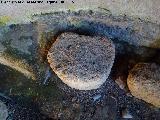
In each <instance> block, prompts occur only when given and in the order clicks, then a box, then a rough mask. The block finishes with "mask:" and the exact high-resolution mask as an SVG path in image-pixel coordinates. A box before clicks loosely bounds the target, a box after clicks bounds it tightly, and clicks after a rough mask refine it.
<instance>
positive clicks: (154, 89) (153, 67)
mask: <svg viewBox="0 0 160 120" xmlns="http://www.w3.org/2000/svg"><path fill="white" fill-rule="evenodd" d="M127 84H128V87H129V90H130V92H131V94H132V95H133V96H135V97H137V98H139V99H142V100H144V101H146V102H148V103H151V104H153V105H155V106H156V107H160V66H159V65H157V64H155V63H139V64H137V65H135V67H134V68H133V69H132V70H131V71H130V73H129V76H128V79H127Z"/></svg>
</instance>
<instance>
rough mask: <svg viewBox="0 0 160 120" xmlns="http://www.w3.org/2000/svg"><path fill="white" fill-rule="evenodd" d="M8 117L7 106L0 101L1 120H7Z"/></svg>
mask: <svg viewBox="0 0 160 120" xmlns="http://www.w3.org/2000/svg"><path fill="white" fill-rule="evenodd" d="M7 117H8V110H7V106H6V105H5V104H4V103H3V102H2V101H0V120H6V119H7Z"/></svg>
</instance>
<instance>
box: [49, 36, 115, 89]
mask: <svg viewBox="0 0 160 120" xmlns="http://www.w3.org/2000/svg"><path fill="white" fill-rule="evenodd" d="M114 58H115V47H114V45H113V44H112V42H111V41H109V40H108V39H106V38H101V37H89V36H83V35H78V34H74V33H63V34H61V35H60V36H59V37H58V38H57V40H56V41H55V42H54V44H53V45H52V47H51V48H50V50H49V52H48V62H49V63H50V66H51V68H52V69H53V71H54V72H55V73H56V74H57V75H58V76H59V78H61V80H62V81H63V82H64V83H66V84H67V85H68V86H70V87H72V88H76V89H79V90H90V89H96V88H98V87H100V86H101V85H102V84H103V83H104V82H105V81H106V79H107V78H108V76H109V74H110V71H111V68H112V65H113V62H114Z"/></svg>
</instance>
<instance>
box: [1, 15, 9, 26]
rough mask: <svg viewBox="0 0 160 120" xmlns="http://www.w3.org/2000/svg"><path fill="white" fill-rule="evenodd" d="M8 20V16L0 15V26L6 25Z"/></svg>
mask: <svg viewBox="0 0 160 120" xmlns="http://www.w3.org/2000/svg"><path fill="white" fill-rule="evenodd" d="M9 21H10V17H9V16H2V17H0V26H4V25H6V24H7V23H8V22H9Z"/></svg>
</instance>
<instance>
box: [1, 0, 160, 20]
mask: <svg viewBox="0 0 160 120" xmlns="http://www.w3.org/2000/svg"><path fill="white" fill-rule="evenodd" d="M26 1H27V0H23V1H22V2H23V3H16V2H14V3H12V2H8V3H4V1H3V2H2V3H1V6H0V18H1V17H7V18H8V19H9V21H10V22H12V23H13V22H15V21H16V22H25V21H29V20H31V17H30V16H31V15H33V14H36V13H50V12H54V11H60V10H63V11H65V10H68V9H70V10H79V9H83V10H84V9H91V10H97V9H98V8H103V9H105V10H106V11H110V12H111V13H113V14H114V15H123V14H125V15H127V16H131V17H136V18H141V19H146V20H149V21H152V22H156V23H160V6H159V4H160V1H159V0H143V1H141V0H118V1H117V0H92V1H91V0H72V1H71V0H64V3H61V0H59V1H57V3H56V2H54V3H52V4H47V2H46V1H43V3H38V2H36V1H35V3H27V2H26ZM100 10H101V9H98V11H100ZM13 11H14V12H13Z"/></svg>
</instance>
